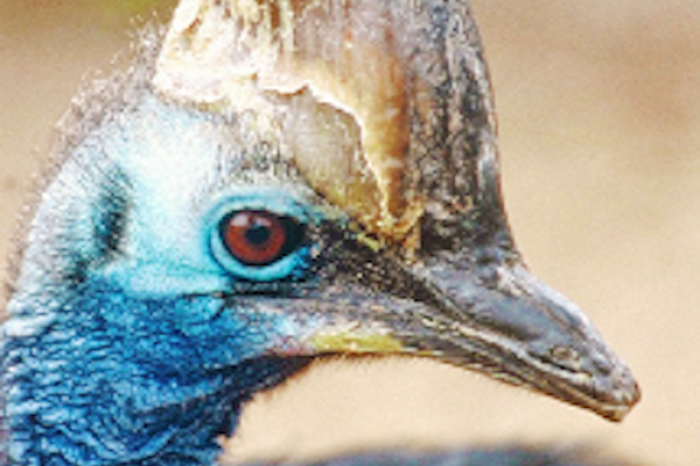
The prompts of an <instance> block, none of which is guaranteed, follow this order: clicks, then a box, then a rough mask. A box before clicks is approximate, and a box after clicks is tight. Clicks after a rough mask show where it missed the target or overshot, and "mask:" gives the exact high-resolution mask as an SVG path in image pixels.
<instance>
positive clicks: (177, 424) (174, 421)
mask: <svg viewBox="0 0 700 466" xmlns="http://www.w3.org/2000/svg"><path fill="white" fill-rule="evenodd" d="M74 291H75V290H74ZM61 293H68V291H67V290H66V291H63V292H61ZM55 302H62V303H63V304H62V305H61V306H58V307H56V308H53V309H50V310H49V311H48V312H47V310H46V308H45V307H44V308H43V312H42V315H41V317H39V316H38V315H37V314H36V312H34V310H33V309H32V304H38V303H36V300H31V299H30V300H27V299H23V297H22V296H21V295H17V294H16V295H15V297H14V298H13V300H12V301H11V302H10V305H9V307H10V311H11V313H12V314H13V318H12V319H11V320H10V323H9V324H7V325H6V326H5V347H4V350H5V381H4V382H5V386H6V387H7V400H6V403H7V405H6V415H7V418H6V420H5V422H6V428H7V429H8V431H9V436H8V453H9V456H10V464H17V465H19V464H42V465H44V464H52V465H95V466H98V465H103V464H105V465H106V464H122V463H123V464H133V465H144V466H145V465H168V466H173V465H182V466H185V465H187V466H194V465H211V464H214V463H215V461H216V458H217V457H218V456H219V453H220V446H219V444H218V442H217V437H219V436H221V435H227V436H228V435H231V434H232V433H233V430H234V429H235V427H236V424H237V422H238V415H239V412H240V409H241V405H242V403H243V402H245V401H246V400H248V399H249V398H250V397H251V396H252V395H253V394H254V393H255V392H256V391H259V390H262V389H264V388H267V387H271V386H274V385H276V384H277V383H279V382H281V381H282V380H283V379H284V378H286V377H287V376H289V375H290V374H291V373H293V372H295V371H296V370H298V369H300V368H301V367H303V366H304V365H305V364H306V363H307V361H306V360H304V359H291V360H289V359H287V360H282V359H271V358H256V357H254V355H253V354H252V350H255V347H254V345H252V344H251V343H250V342H251V341H255V340H254V339H253V338H252V337H253V336H254V335H252V334H251V332H252V331H254V327H255V326H250V325H243V324H241V322H236V321H235V319H233V318H231V316H232V314H233V313H231V312H230V311H227V312H225V313H219V312H218V311H220V307H221V306H220V304H217V303H215V302H214V301H213V300H212V298H209V297H201V298H191V299H190V300H189V301H188V302H187V303H186V306H185V305H183V304H181V303H180V301H179V300H166V299H160V300H152V301H143V300H138V301H137V300H133V299H130V298H129V297H127V296H125V295H123V294H121V293H120V292H119V291H118V290H115V289H113V288H111V287H109V286H107V285H104V284H99V283H91V284H87V285H85V286H84V288H83V289H81V290H80V292H77V293H71V294H70V297H68V296H64V297H63V299H56V300H55ZM20 303H22V304H20ZM44 304H45V303H44ZM193 309H194V310H195V311H193ZM251 328H252V330H251ZM258 354H259V353H258Z"/></svg>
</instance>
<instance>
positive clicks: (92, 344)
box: [0, 87, 308, 466]
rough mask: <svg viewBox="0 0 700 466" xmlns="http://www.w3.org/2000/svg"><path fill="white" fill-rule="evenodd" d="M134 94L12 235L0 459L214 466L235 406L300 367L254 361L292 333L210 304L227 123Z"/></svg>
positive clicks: (217, 297) (284, 325) (227, 304)
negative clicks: (207, 246) (14, 254)
mask: <svg viewBox="0 0 700 466" xmlns="http://www.w3.org/2000/svg"><path fill="white" fill-rule="evenodd" d="M139 92H140V93H141V94H139V95H136V97H133V96H132V97H131V98H132V99H134V102H130V103H129V102H127V104H128V105H126V104H125V105H116V106H115V108H114V109H113V110H112V112H113V113H107V114H106V116H104V117H102V123H100V124H99V125H98V126H97V127H96V128H94V129H90V133H89V134H87V135H86V136H84V138H83V139H82V140H81V141H80V142H79V145H77V146H74V147H69V149H68V153H70V156H69V157H68V158H67V159H66V161H65V162H64V163H63V164H62V165H61V166H60V167H59V168H60V169H59V170H58V172H57V174H56V176H55V178H54V179H53V180H52V181H51V183H50V184H49V185H48V186H47V188H46V189H45V190H44V191H43V192H42V195H41V200H40V203H39V205H38V206H37V210H36V214H35V216H34V218H33V220H32V221H31V223H30V224H29V225H28V227H29V228H28V235H27V241H26V247H25V248H24V250H23V254H22V261H21V263H20V267H19V273H18V274H17V277H16V279H15V282H14V285H13V286H14V293H13V295H12V298H11V300H10V301H9V303H8V309H7V310H8V313H9V314H10V316H11V317H10V319H9V320H8V321H7V322H6V323H5V325H4V326H3V354H2V356H3V377H4V380H3V381H2V388H3V390H4V394H3V395H4V397H5V400H4V401H5V419H4V424H5V429H6V430H7V437H8V438H7V449H6V451H7V453H8V456H9V463H10V464H13V465H31V466H49V465H51V466H61V465H76V466H77V465H80V466H101V465H117V464H119V465H141V466H146V465H153V466H155V465H158V466H166V465H167V466H185V465H187V466H195V465H196V466H208V465H211V464H214V463H215V462H216V458H217V456H218V455H219V453H220V446H219V444H218V443H217V437H219V436H220V435H231V433H232V431H233V430H234V428H235V426H236V424H237V422H238V417H239V413H240V409H241V405H242V403H244V402H245V401H246V400H248V399H249V398H250V397H251V396H252V395H253V394H254V393H255V392H257V391H259V390H262V389H265V388H268V387H272V386H274V385H276V384H278V383H280V382H281V381H282V380H284V379H285V378H286V377H288V376H289V375H291V374H292V373H294V372H295V371H297V370H299V369H300V368H302V367H303V366H305V365H306V364H307V363H308V359H304V358H301V357H299V358H290V359H275V358H273V357H271V356H269V354H270V353H271V350H272V349H274V348H275V345H279V344H280V341H284V338H285V335H289V334H290V333H291V334H292V335H293V334H294V331H295V330H294V328H293V327H290V325H289V323H288V322H285V321H284V318H285V317H284V315H283V314H284V313H280V312H277V313H274V312H261V311H260V310H253V309H247V308H246V307H245V306H242V305H240V304H238V303H237V302H236V299H235V296H224V292H225V291H226V289H227V288H226V287H227V286H229V285H230V281H231V277H230V275H227V274H226V273H224V271H222V269H221V267H219V266H218V265H217V264H216V263H215V262H214V261H213V259H211V257H209V256H207V255H206V254H204V252H205V251H204V249H203V248H202V247H201V245H202V244H204V243H203V240H202V239H201V237H202V235H203V234H204V233H202V232H201V230H202V229H205V228H204V227H206V225H204V227H201V225H199V224H198V223H197V221H195V220H196V219H199V218H200V217H201V215H200V213H199V211H198V210H197V209H198V208H200V207H201V210H202V211H206V209H207V206H208V204H206V202H205V201H206V200H208V199H209V198H210V197H209V195H211V194H212V191H213V190H215V189H216V187H218V186H221V187H222V189H224V188H225V187H226V186H228V184H227V183H226V182H225V180H218V179H217V178H216V177H217V176H222V177H223V176H227V175H228V174H229V173H230V172H231V171H232V170H233V169H234V168H235V166H234V168H232V169H231V170H228V169H226V166H225V165H222V163H221V162H222V161H227V160H233V162H232V163H234V162H236V160H238V159H236V153H233V154H228V153H224V154H222V153H221V152H222V151H227V150H229V151H230V150H233V149H232V148H235V147H236V146H235V144H233V143H231V142H230V138H233V137H234V136H235V128H234V129H232V128H231V127H230V126H227V124H226V123H225V122H224V123H221V122H219V120H218V119H217V118H215V117H212V116H209V115H206V114H201V113H198V112H195V111H190V110H187V109H182V108H180V107H178V106H176V105H171V104H168V103H165V102H161V101H159V100H158V99H157V98H155V97H153V96H152V95H150V93H149V91H148V90H147V87H144V88H143V89H141V90H140V91H139ZM132 94H134V93H133V92H132V93H131V94H130V93H125V95H132ZM232 134H233V136H232ZM246 134H249V135H253V134H254V133H253V132H251V131H248V132H246ZM251 137H252V136H248V139H250V138H251ZM227 138H228V139H227ZM239 158H240V157H239ZM164 166H167V167H169V171H164V170H163V168H162V167H164ZM161 174H162V175H163V176H160V175H161ZM153 180H155V181H157V182H159V183H161V184H157V183H156V182H155V181H154V182H152V181H153ZM154 183H155V184H154ZM212 186H213V187H212ZM192 199H194V200H202V202H199V203H198V202H194V201H192V202H190V201H191V200H192ZM202 215H203V214H202ZM193 219H195V220H193ZM203 251H204V252H203ZM137 288H139V289H137ZM280 339H282V340H280ZM0 463H1V461H0Z"/></svg>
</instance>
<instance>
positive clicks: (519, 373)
mask: <svg viewBox="0 0 700 466" xmlns="http://www.w3.org/2000/svg"><path fill="white" fill-rule="evenodd" d="M142 42H143V43H142V44H141V49H142V50H141V52H140V53H139V57H138V58H137V59H136V60H135V63H134V64H133V66H132V67H131V69H130V70H129V71H128V72H125V73H121V74H119V75H118V76H116V77H115V78H113V79H112V80H110V81H108V82H107V83H102V84H101V85H100V86H98V89H96V90H94V91H93V92H92V93H91V94H92V95H89V96H85V97H84V98H82V100H81V102H80V103H78V104H77V105H76V106H75V108H74V109H73V110H72V112H71V113H70V114H69V116H68V117H67V119H66V122H65V123H64V132H63V135H62V136H61V138H60V142H59V145H58V148H57V151H56V152H57V154H58V157H57V159H58V160H57V162H56V164H55V167H54V169H53V173H52V174H51V176H49V177H48V179H47V182H46V184H45V186H44V188H43V190H42V191H41V192H40V194H39V198H38V201H37V203H36V206H35V208H34V212H33V215H32V217H31V219H30V220H29V221H28V222H27V224H26V227H25V228H26V235H25V239H24V241H23V243H22V244H21V247H20V252H19V254H18V259H17V265H16V267H15V273H14V278H13V280H12V283H11V298H10V300H9V302H8V304H7V310H8V312H9V315H10V317H9V319H8V321H7V322H6V323H5V325H4V327H3V385H2V387H3V397H4V431H5V436H6V449H5V451H6V454H7V463H8V464H10V465H27V466H29V465H32V466H60V465H76V466H101V465H139V466H146V465H150V466H166V465H167V466H195V465H198V466H199V465H202V466H204V465H212V464H214V463H215V462H216V459H217V457H218V455H219V454H220V446H219V443H218V441H217V438H218V437H219V436H221V435H227V436H230V435H232V434H233V433H234V431H235V429H236V426H237V423H238V420H239V415H240V412H241V409H242V406H243V404H244V403H245V402H246V401H248V400H249V399H250V398H251V397H252V396H253V395H255V394H256V393H257V392H260V391H261V390H266V389H269V388H271V387H274V386H276V385H278V384H279V383H280V382H282V381H283V380H285V379H287V378H288V377H290V376H292V375H293V374H295V373H297V372H299V371H300V370H301V369H302V368H305V367H307V366H308V365H309V363H311V362H312V361H313V360H314V359H316V358H319V357H323V356H333V355H340V354H345V355H387V354H394V355H397V354H398V355H410V356H416V357H428V358H434V359H436V360H439V361H443V362H446V363H449V364H453V365H456V366H459V367H464V368H468V369H472V370H475V371H478V372H482V373H484V374H487V375H489V376H491V377H493V378H496V379H498V380H502V381H505V382H508V383H510V384H514V385H518V386H522V387H525V388H528V389H531V390H534V391H537V392H540V393H543V394H547V395H551V396H554V397H556V398H559V399H561V400H563V401H565V402H569V403H573V404H575V405H578V406H581V407H583V408H587V409H589V410H592V411H594V412H596V413H598V414H600V415H601V416H603V417H605V418H608V419H611V420H620V419H622V417H623V416H624V415H625V414H626V413H627V412H628V410H629V409H630V408H631V406H632V405H634V403H635V402H636V401H637V399H638V396H639V395H638V390H637V386H636V384H635V382H634V379H633V378H632V376H631V374H630V372H629V371H628V369H627V368H626V367H625V366H624V364H622V363H621V362H620V361H619V360H618V359H617V358H616V357H615V356H614V355H613V353H612V352H611V351H610V350H609V349H608V348H607V347H606V345H605V344H604V343H603V341H602V340H601V338H600V337H599V336H598V333H597V332H596V331H595V330H594V329H593V327H592V326H591V324H590V323H589V321H588V320H587V319H586V317H585V316H584V315H583V314H582V313H581V312H580V311H579V310H578V309H577V308H576V307H575V306H574V305H573V304H572V303H570V302H569V301H567V300H566V299H565V298H563V297H562V296H560V295H559V294H557V293H556V292H554V291H553V290H551V289H550V288H548V287H547V286H546V285H544V284H543V283H542V282H540V281H539V280H538V279H537V278H535V277H534V276H533V275H532V274H531V273H530V272H529V271H528V270H527V268H526V267H525V266H524V265H523V262H522V260H521V257H520V255H519V253H518V252H517V250H516V249H515V246H514V244H513V240H512V237H511V233H510V231H509V228H508V225H507V221H506V218H505V214H504V211H503V206H502V202H501V198H500V191H499V186H498V167H497V160H496V146H495V123H494V114H493V105H492V101H491V97H490V88H489V82H488V77H487V71H486V68H485V63H484V60H483V57H482V50H481V46H480V43H479V39H478V35H477V32H476V28H475V25H474V23H473V20H472V18H471V16H470V13H469V10H468V6H467V5H466V4H465V2H464V1H458V0H387V1H381V2H380V1H377V0H315V1H314V0H305V1H301V0H258V1H247V2H244V1H239V0H226V1H216V0H185V1H183V2H182V3H181V5H180V6H179V7H178V10H177V12H176V14H175V18H174V20H173V23H172V25H171V26H170V29H169V30H168V32H167V34H166V35H165V36H162V37H161V36H158V35H155V36H154V35H151V36H147V37H144V38H143V40H142ZM509 455H510V456H509ZM399 461H403V462H404V463H402V464H441V465H457V464H464V465H476V464H479V465H486V464H491V465H508V464H533V463H532V462H533V461H540V462H541V463H542V464H547V463H546V461H549V460H548V459H547V457H546V455H537V454H533V455H532V456H528V454H526V453H524V452H511V453H509V452H505V451H504V452H500V453H499V452H494V453H446V454H443V455H427V456H426V455H423V456H421V455H418V456H410V455H408V454H400V455H398V454H397V455H393V456H392V455H389V456H383V455H369V456H359V457H355V458H350V459H343V460H338V462H337V463H333V464H343V465H350V464H352V465H359V464H387V465H389V464H398V462H399ZM509 461H510V462H509ZM528 461H530V463H528ZM538 464H540V463H538Z"/></svg>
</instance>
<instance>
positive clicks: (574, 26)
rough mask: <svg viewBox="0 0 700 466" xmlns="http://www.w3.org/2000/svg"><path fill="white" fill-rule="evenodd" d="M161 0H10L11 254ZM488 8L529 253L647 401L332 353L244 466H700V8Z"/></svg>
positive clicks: (295, 386)
mask: <svg viewBox="0 0 700 466" xmlns="http://www.w3.org/2000/svg"><path fill="white" fill-rule="evenodd" d="M156 3H157V7H158V9H159V10H160V11H161V18H163V19H167V18H168V15H169V9H170V8H171V7H172V5H173V2H172V1H168V2H164V1H161V2H156V1H154V0H140V1H131V2H128V1H116V0H115V1H106V0H101V1H100V2H94V1H89V0H74V1H71V2H68V1H58V0H54V1H51V0H43V1H39V0H23V1H21V2H19V1H16V0H0V84H1V86H0V193H1V194H0V196H1V200H2V215H0V257H6V255H7V252H8V251H9V249H10V241H9V238H10V236H11V233H12V231H13V228H14V224H15V217H16V215H17V212H18V211H19V209H20V206H21V199H22V198H23V197H25V196H26V193H27V190H28V187H29V186H30V185H31V182H30V179H31V177H30V175H31V173H33V172H34V171H35V170H36V169H37V167H38V166H39V164H40V162H41V161H42V158H43V153H44V152H45V150H46V148H47V146H48V144H49V141H50V139H51V134H52V127H53V125H54V123H55V122H56V121H57V120H58V118H59V117H60V116H61V114H62V113H63V111H64V110H65V109H66V107H67V106H68V104H69V102H70V99H71V96H72V94H73V93H74V92H75V90H76V88H77V86H78V85H79V83H80V82H81V79H83V78H82V77H83V76H85V75H86V73H88V72H91V73H92V74H93V75H94V70H95V69H100V68H101V69H109V68H110V66H109V63H110V61H111V58H112V56H113V55H114V53H115V52H117V51H118V50H120V49H124V48H125V47H126V44H127V43H128V41H129V37H128V35H127V32H128V31H133V29H134V27H133V26H131V23H130V20H129V18H130V17H132V16H133V15H135V14H142V15H144V16H145V17H147V18H150V17H151V13H150V11H151V10H153V9H154V5H155V4H156ZM473 6H474V9H475V12H476V15H477V19H478V21H479V23H480V25H481V30H482V34H483V36H484V41H485V44H486V49H487V56H488V58H489V60H490V65H491V71H492V77H493V81H494V85H495V89H496V98H497V108H498V110H499V117H500V133H501V152H502V165H503V181H504V190H505V195H506V204H507V206H508V210H509V214H510V218H511V222H512V225H513V229H514V230H515V235H516V238H517V240H518V243H519V245H520V248H521V249H522V251H523V253H524V255H525V257H526V259H527V260H528V263H529V264H530V266H531V268H532V269H533V270H535V271H536V272H537V273H538V274H539V275H540V276H542V277H543V278H544V279H545V280H546V281H548V282H549V283H550V284H551V285H553V286H554V287H556V288H558V289H559V290H561V291H562V292H564V293H565V294H567V295H568V296H569V297H571V298H572V299H574V300H575V301H577V302H578V303H579V304H580V305H581V306H582V307H584V308H585V309H586V310H587V312H588V313H589V315H590V316H591V317H592V319H593V320H594V321H595V322H596V324H597V326H598V328H599V329H600V330H601V332H602V333H603V335H604V336H605V337H606V339H607V340H608V341H609V342H610V343H611V344H612V346H614V347H615V348H616V350H617V352H618V353H619V354H620V355H621V356H622V357H623V359H625V360H626V361H627V362H628V363H629V365H630V366H631V367H632V369H633V370H634V372H635V373H636V375H637V377H638V378H639V381H640V383H641V385H642V389H643V400H642V403H641V404H640V405H639V407H638V408H637V409H636V410H635V411H634V412H633V413H632V414H631V415H630V417H629V418H628V419H627V420H626V421H625V422H623V423H622V424H620V425H613V424H610V423H608V422H606V421H603V420H601V419H598V418H597V417H594V416H593V415H591V414H588V413H586V412H583V411H580V410H578V409H576V408H571V407H568V406H565V405H563V404H561V403H558V402H555V401H552V400H549V399H546V398H543V397H540V396H535V395H531V394H528V393H523V392H520V391H518V390H515V389H512V388H509V387H505V386H501V385H499V384H496V383H494V382H491V381H489V380H487V379H485V378H484V377H481V376H476V375H473V374H471V373H465V372H463V371H459V370H456V369H452V368H449V367H443V366H440V365H437V364H434V363H430V362H426V361H405V360H404V361H394V360H384V361H379V362H373V363H366V364H365V363H363V364H357V363H353V364H343V363H332V364H326V365H324V366H318V367H316V368H315V370H313V371H311V372H310V373H308V374H307V375H305V376H304V377H302V378H300V379H298V380H295V381H293V382H291V383H289V384H288V385H287V386H286V387H285V388H283V389H281V390H278V391H276V392H274V393H272V394H269V395H265V396H262V397H260V399H259V400H257V401H256V402H255V403H253V404H252V405H251V406H250V407H249V409H248V411H247V412H246V414H245V417H244V422H243V427H242V429H241V431H240V435H239V436H238V438H237V439H235V440H234V441H233V442H232V444H233V445H232V446H231V449H232V450H234V453H231V454H230V455H229V458H230V459H231V460H232V461H236V462H241V461H244V460H247V459H249V458H251V457H261V456H275V457H280V456H285V457H286V456H291V457H315V456H319V455H325V454H329V453H332V452H337V451H349V450H355V449H359V448H362V449H364V448H372V447H379V446H387V445H389V446H391V445H407V444H411V445H417V446H435V445H437V446H464V445H483V444H486V443H498V442H509V441H525V442H532V443H536V444H539V443H552V442H553V443H564V444H572V443H580V442H584V443H591V444H594V445H596V448H602V449H604V450H606V451H609V452H614V453H621V454H623V455H625V456H627V457H629V458H633V459H636V460H639V461H640V463H641V464H648V465H674V466H691V465H697V464H700V309H699V307H700V283H698V278H700V154H699V152H700V3H698V2H696V1H692V0H669V1H666V2H658V1H655V0H618V1H616V2H610V1H608V0H588V1H583V2H582V1H576V0H519V1H518V2H515V1H513V0H510V1H509V0H474V1H473Z"/></svg>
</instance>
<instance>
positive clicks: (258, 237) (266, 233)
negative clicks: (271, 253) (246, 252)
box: [245, 223, 272, 246]
mask: <svg viewBox="0 0 700 466" xmlns="http://www.w3.org/2000/svg"><path fill="white" fill-rule="evenodd" d="M270 236H272V232H271V231H270V227H269V226H268V225H261V224H260V223H256V224H253V225H251V226H250V228H248V231H246V232H245V239H246V240H248V242H250V243H251V244H253V245H255V246H262V245H264V244H265V243H267V242H268V241H269V240H270Z"/></svg>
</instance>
